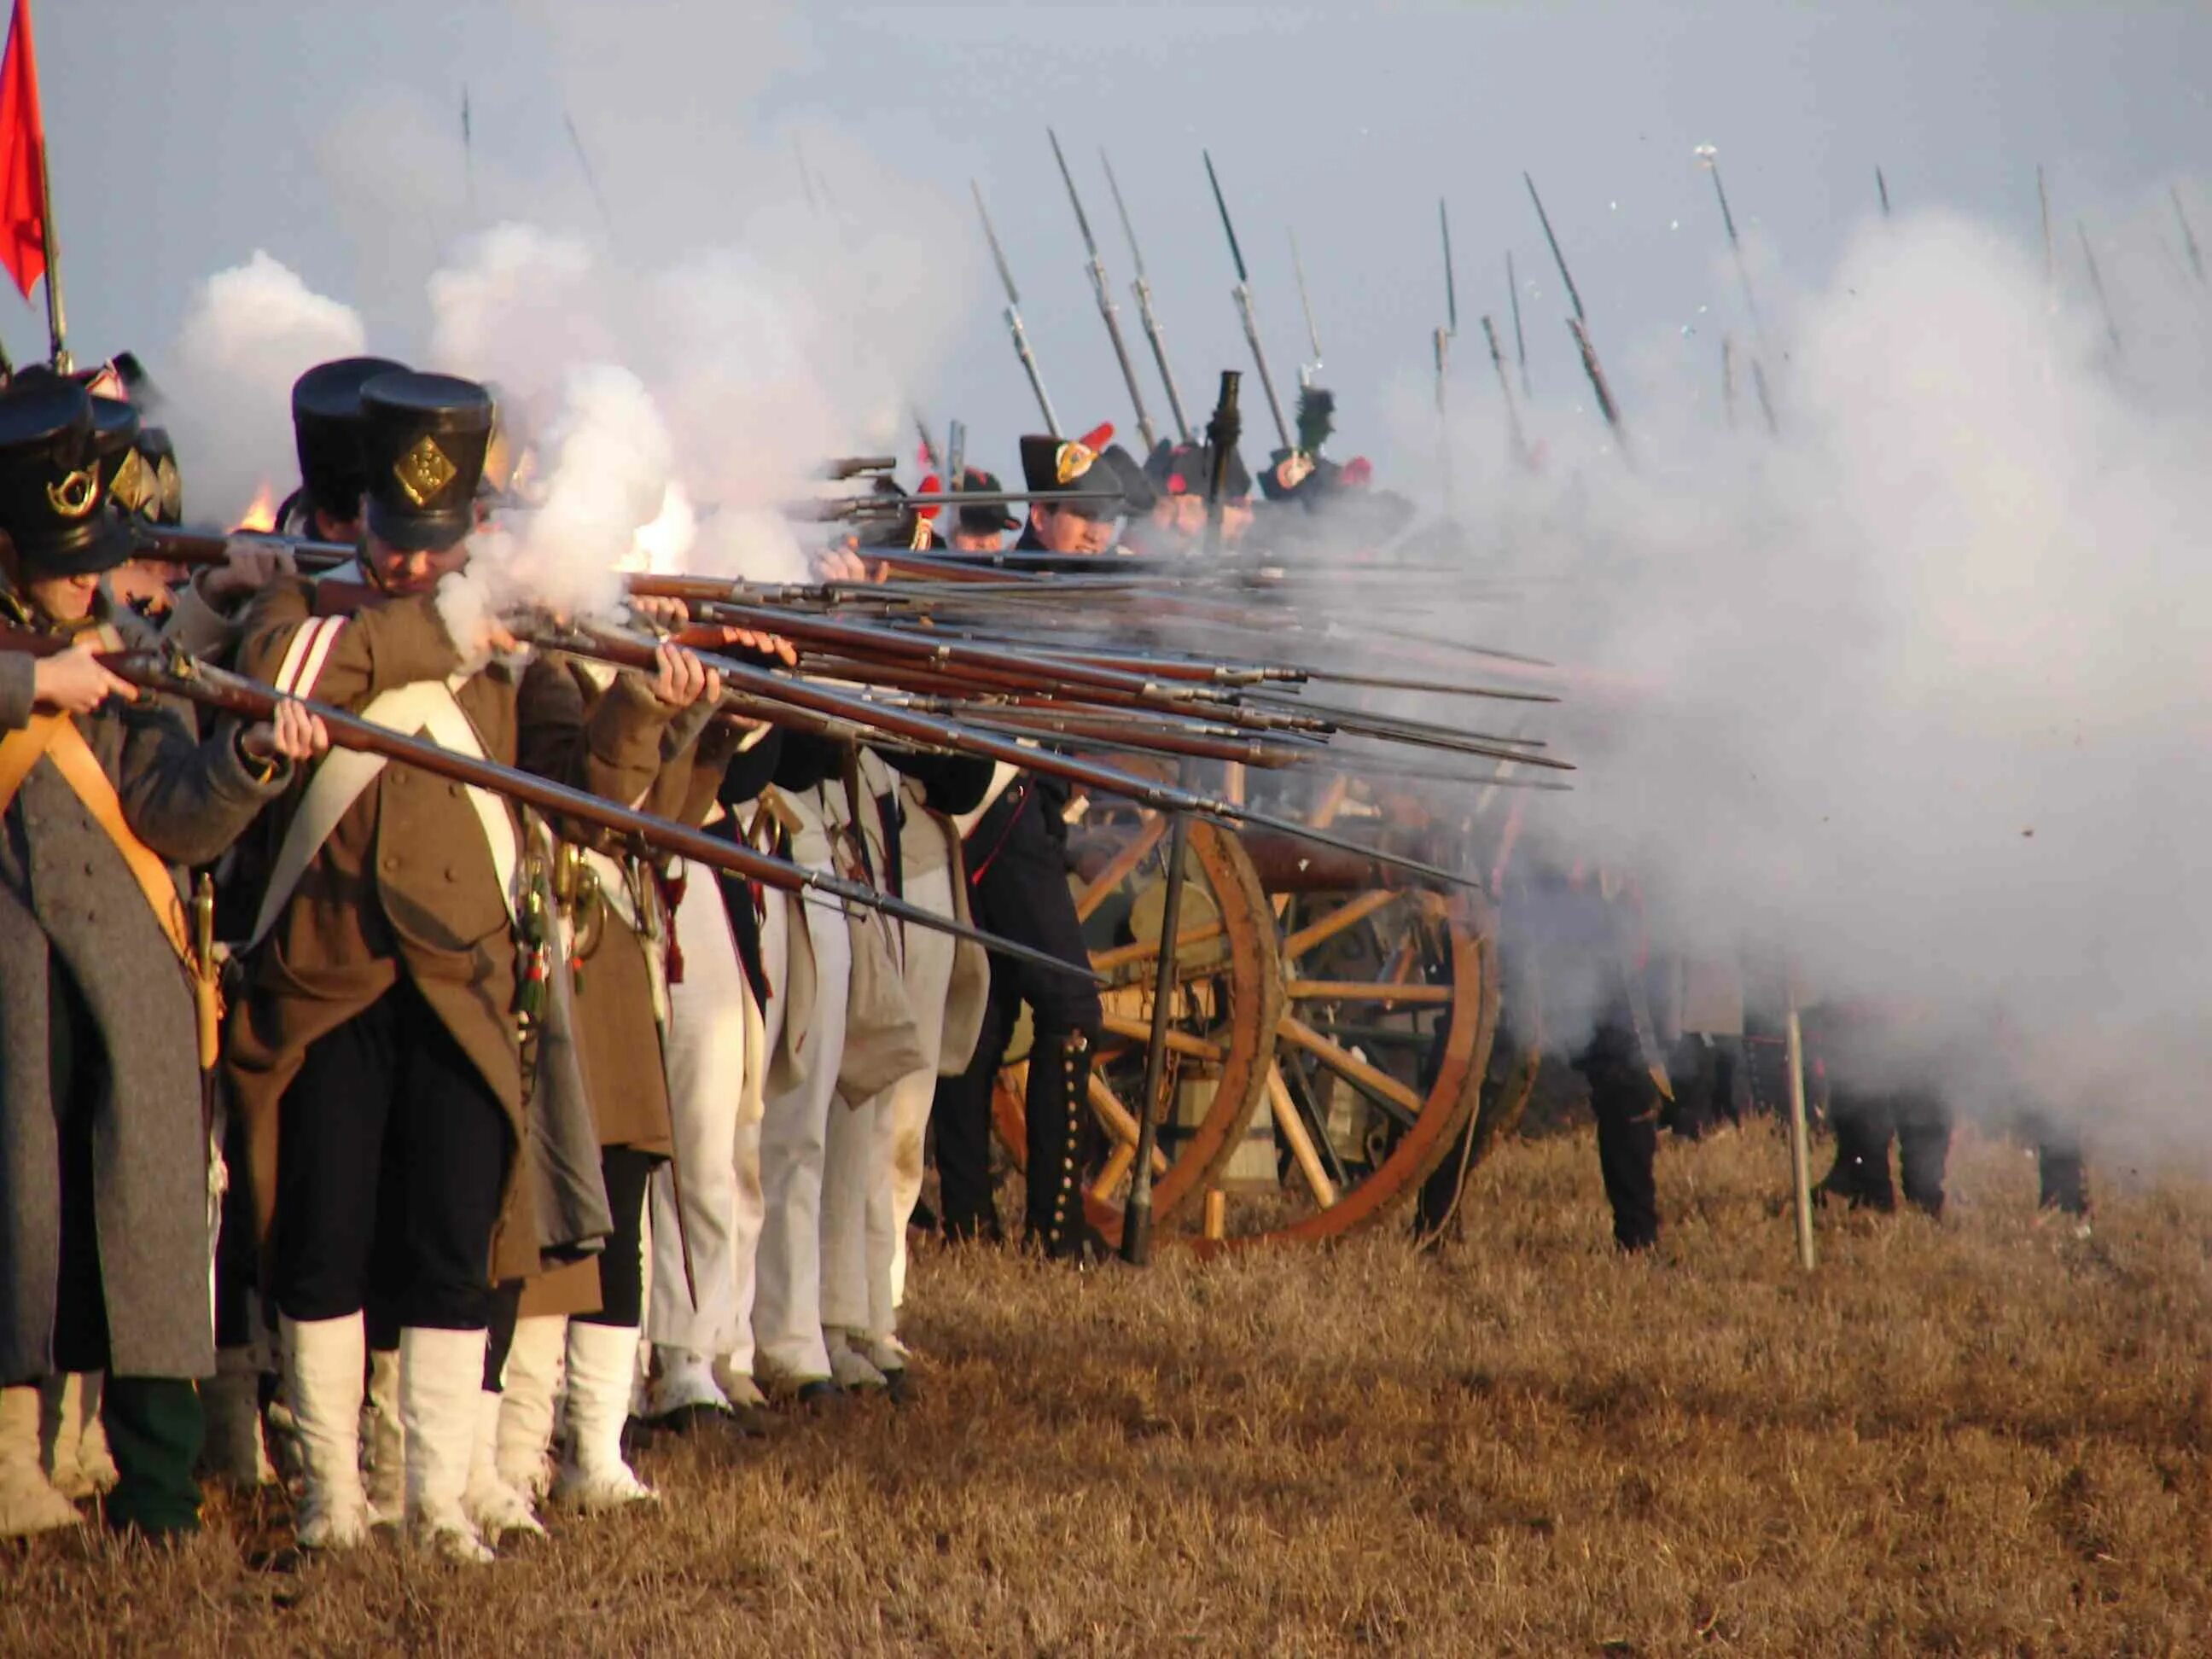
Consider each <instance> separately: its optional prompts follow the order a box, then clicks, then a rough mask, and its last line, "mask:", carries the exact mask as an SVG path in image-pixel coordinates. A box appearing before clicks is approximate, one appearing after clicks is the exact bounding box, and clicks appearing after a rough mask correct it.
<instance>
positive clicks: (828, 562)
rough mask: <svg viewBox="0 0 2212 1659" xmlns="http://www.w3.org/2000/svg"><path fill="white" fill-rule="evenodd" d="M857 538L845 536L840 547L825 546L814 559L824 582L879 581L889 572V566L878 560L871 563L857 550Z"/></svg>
mask: <svg viewBox="0 0 2212 1659" xmlns="http://www.w3.org/2000/svg"><path fill="white" fill-rule="evenodd" d="M859 548H860V542H859V540H858V539H857V538H854V537H851V536H848V537H846V538H845V544H844V545H843V546H842V547H832V548H826V549H824V550H823V552H822V554H821V555H820V556H818V557H817V559H816V560H815V561H814V568H815V570H816V572H817V574H819V575H820V576H821V578H822V580H823V581H825V582H880V581H883V580H885V579H887V578H888V577H889V576H890V574H891V568H890V566H889V565H888V564H885V563H884V562H882V561H880V560H878V562H876V563H874V564H872V565H871V564H870V563H869V562H867V561H866V559H864V558H862V557H861V556H860V552H859Z"/></svg>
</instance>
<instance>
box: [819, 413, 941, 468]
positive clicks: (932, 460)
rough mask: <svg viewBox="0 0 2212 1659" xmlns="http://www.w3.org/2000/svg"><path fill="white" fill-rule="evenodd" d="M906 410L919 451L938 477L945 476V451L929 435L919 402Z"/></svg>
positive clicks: (927, 424)
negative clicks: (912, 421) (917, 439)
mask: <svg viewBox="0 0 2212 1659" xmlns="http://www.w3.org/2000/svg"><path fill="white" fill-rule="evenodd" d="M908 413H909V414H911V415H912V416H914V435H915V437H917V438H919V439H921V453H923V454H924V455H926V456H927V457H928V458H929V465H930V469H931V471H934V472H935V473H936V474H937V476H938V477H940V478H942V477H945V476H946V475H945V453H944V452H943V451H942V450H940V449H939V448H938V447H937V440H936V439H934V438H933V437H931V436H930V435H929V422H927V421H926V420H924V419H922V417H921V404H909V405H908ZM896 465H897V464H896V462H894V463H892V466H887V467H884V468H883V469H882V470H883V471H886V472H888V471H891V470H892V467H893V466H896ZM830 476H831V477H836V474H834V473H833V474H831V475H830ZM848 476H849V475H848Z"/></svg>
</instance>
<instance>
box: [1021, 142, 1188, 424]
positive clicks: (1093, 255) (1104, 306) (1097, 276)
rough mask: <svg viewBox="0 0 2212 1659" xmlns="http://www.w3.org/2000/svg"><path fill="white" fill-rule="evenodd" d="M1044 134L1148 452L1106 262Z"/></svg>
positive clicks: (1141, 398)
mask: <svg viewBox="0 0 2212 1659" xmlns="http://www.w3.org/2000/svg"><path fill="white" fill-rule="evenodd" d="M1044 136H1045V137H1048V138H1049V139H1050V140H1052V159H1053V160H1054V161H1057V162H1059V163H1060V182H1061V183H1062V184H1064V185H1066V186H1067V204H1068V205H1069V206H1070V207H1072V208H1073V209H1074V210H1075V228H1077V229H1078V230H1079V231H1081V232H1082V233H1083V251H1084V252H1085V254H1086V255H1087V256H1088V257H1089V260H1090V263H1089V264H1086V265H1085V267H1084V269H1085V270H1086V271H1088V272H1089V273H1090V276H1091V293H1092V294H1093V295H1097V300H1098V315H1099V317H1100V319H1102V320H1103V322H1104V323H1105V325H1106V337H1107V339H1108V340H1109V342H1111V343H1112V344H1113V347H1114V361H1115V362H1117V363H1119V364H1120V365H1121V383H1122V384H1123V385H1124V386H1127V387H1128V388H1129V402H1130V403H1131V404H1133V406H1134V407H1135V409H1136V411H1137V435H1138V436H1139V437H1140V438H1142V439H1143V440H1144V441H1145V453H1146V454H1147V455H1149V454H1151V453H1152V447H1153V446H1154V445H1155V444H1157V443H1158V441H1159V440H1158V437H1157V436H1156V435H1154V434H1153V431H1152V416H1151V414H1150V413H1149V412H1148V411H1147V410H1146V408H1145V392H1144V388H1143V387H1142V386H1139V385H1138V384H1137V368H1136V365H1135V364H1133V363H1132V362H1130V361H1129V348H1128V347H1127V345H1126V344H1124V343H1122V339H1121V316H1120V313H1118V312H1117V311H1116V310H1115V306H1114V290H1113V289H1110V288H1109V287H1108V286H1107V283H1106V263H1105V261H1104V260H1103V259H1101V258H1099V257H1098V239H1097V237H1095V236H1093V235H1092V234H1091V216H1090V215H1088V214H1087V213H1085V212H1084V210H1083V197H1081V196H1080V195H1079V194H1078V193H1077V191H1076V188H1075V175H1074V174H1073V173H1070V172H1069V171H1068V170H1067V157H1066V155H1062V154H1061V153H1060V135H1059V134H1058V133H1056V132H1054V131H1053V130H1052V129H1051V128H1050V127H1047V128H1046V129H1045V130H1044Z"/></svg>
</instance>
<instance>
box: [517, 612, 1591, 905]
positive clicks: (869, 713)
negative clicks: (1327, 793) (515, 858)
mask: <svg viewBox="0 0 2212 1659" xmlns="http://www.w3.org/2000/svg"><path fill="white" fill-rule="evenodd" d="M526 633H527V634H528V635H529V636H530V637H531V638H532V640H533V641H535V642H536V643H538V644H540V645H542V646H544V647H547V648H549V649H551V650H556V651H565V652H568V653H572V654H574V655H578V656H586V657H592V656H595V657H598V658H599V659H601V660H603V661H607V662H611V663H614V664H616V665H619V666H622V667H625V668H639V669H644V668H647V667H650V666H651V665H653V662H654V660H655V659H654V654H653V653H654V645H653V641H650V640H647V639H641V638H638V637H636V636H635V635H629V634H627V633H625V632H624V631H623V630H621V629H606V628H596V627H595V628H591V629H584V630H580V631H578V630H562V629H551V628H546V629H526ZM519 637H520V636H519ZM698 656H699V660H700V661H701V662H702V664H704V665H706V666H708V667H709V668H712V669H714V670H715V671H717V672H719V673H720V675H721V676H722V678H723V680H724V682H725V683H726V684H730V685H733V686H735V687H736V688H737V689H738V690H741V691H746V692H751V693H755V694H757V695H758V696H760V697H762V698H764V699H766V700H768V701H769V702H788V703H791V704H793V705H794V706H796V707H798V708H803V709H806V710H809V711H811V712H813V713H817V714H832V715H836V716H837V717H839V718H841V719H844V720H851V721H853V722H854V724H856V725H861V726H872V727H873V728H875V729H876V730H878V731H882V732H890V734H892V735H893V736H894V737H901V738H918V739H920V740H921V741H922V742H924V743H933V744H942V745H944V746H945V747H947V748H951V749H957V750H962V751H963V752H965V753H968V754H971V755H980V756H982V757H985V758H987V759H990V760H1000V761H1005V762H1006V763H1009V764H1011V765H1013V766H1018V767H1020V768H1022V769H1024V770H1027V771H1034V772H1044V773H1048V774H1050V775H1054V776H1056V777H1060V778H1063V779H1066V781H1069V782H1072V783H1078V784H1081V785H1083V786H1084V787H1086V788H1090V789H1096V790H1097V791H1098V792H1099V793H1102V794H1109V795H1115V796H1119V797H1121V798H1122V799H1127V800H1133V801H1134V802H1136V803H1137V804H1138V805H1140V806H1149V807H1152V809H1154V810H1155V811H1163V812H1187V813H1190V814H1192V815H1194V816H1195V817H1204V818H1210V819H1212V820H1214V821H1216V822H1218V823H1229V824H1250V825H1252V826H1254V827H1255V828H1259V829H1276V830H1280V831H1281V832H1282V833H1284V834H1285V835H1291V836H1297V837H1299V838H1300V839H1301V840H1304V841H1310V842H1313V843H1314V844H1315V845H1316V846H1321V847H1334V848H1336V849H1338V850H1339V851H1340V852H1347V853H1354V854H1358V856H1360V857H1362V858H1365V859H1371V860H1374V861H1375V862H1376V863H1378V864H1385V865H1389V866H1391V867H1393V868H1395V869H1401V870H1405V871H1407V872H1410V873H1412V874H1414V875H1418V876H1420V877H1422V878H1425V879H1427V880H1431V881H1439V882H1443V883H1446V884H1449V885H1453V886H1458V887H1480V885H1481V882H1480V878H1477V877H1474V876H1468V875H1463V874H1461V873H1459V872H1455V871H1450V870H1446V869H1443V868H1442V867H1441V866H1437V865H1433V864H1427V863H1425V862H1423V861H1422V860H1419V859H1412V858H1407V857H1405V856H1404V855H1403V854H1397V853H1392V852H1389V851H1386V850H1384V849H1383V848H1375V847H1367V846H1363V845H1362V844H1360V843H1359V842H1354V841H1348V840H1346V839H1345V838H1344V837H1342V836H1331V835H1329V834H1328V833H1327V832H1325V831H1322V830H1319V829H1312V828H1310V827H1309V826H1308V825H1305V824H1303V823H1297V822H1296V821H1294V820H1291V819H1287V818H1278V817H1274V816H1273V815H1272V814H1269V813H1266V812H1258V811H1253V810H1252V809H1250V808H1249V807H1246V806H1242V805H1237V803H1236V802H1234V801H1225V800H1217V799H1212V797H1209V796H1206V795H1201V794H1198V793H1195V792H1194V791H1190V790H1186V789H1179V788H1175V787H1170V786H1168V785H1165V784H1162V783H1159V782H1158V781H1155V780H1153V779H1150V778H1144V777H1139V776H1136V775H1133V774H1131V773H1128V772H1124V771H1121V770H1120V769H1117V768H1115V767H1110V766H1100V765H1097V764H1095V763H1091V762H1088V761H1085V760H1080V759H1079V758H1077V757H1073V756H1067V755H1056V754H1054V753H1053V752H1052V751H1050V750H1042V749H1037V748H1033V747H1031V746H1030V745H1028V744H1023V743H1021V742H1019V741H1018V740H1016V739H1012V738H1002V737H999V736H996V735H994V734H993V733H991V732H979V731H977V730H975V728H974V727H973V726H961V725H957V724H955V723H953V722H951V721H948V720H939V719H936V718H933V717H932V716H930V715H927V714H915V713H914V712H912V711H911V710H908V709H903V708H894V707H891V706H889V705H887V704H884V703H882V702H873V701H872V700H870V699H869V698H867V697H866V696H854V695H852V694H850V693H846V692H840V691H834V690H829V688H827V687H824V686H820V685H816V684H811V683H809V682H807V681H804V680H795V679H791V678H786V677H785V676H783V675H781V674H776V673H772V672H770V671H768V670H766V669H763V668H757V667H755V666H754V665H752V664H750V663H747V662H741V661H738V660H737V659H733V658H728V657H723V656H719V655H716V654H714V653H711V652H704V651H702V652H700V653H698ZM1510 758H1512V759H1515V760H1520V761H1527V760H1529V759H1530V758H1531V757H1529V756H1528V755H1527V754H1526V753H1525V752H1523V751H1521V750H1515V751H1513V753H1512V754H1511V756H1510ZM1553 764H1555V765H1559V766H1565V764H1566V763H1565V762H1555V763H1553ZM707 839H708V840H712V839H714V838H713V837H712V836H708V837H707Z"/></svg>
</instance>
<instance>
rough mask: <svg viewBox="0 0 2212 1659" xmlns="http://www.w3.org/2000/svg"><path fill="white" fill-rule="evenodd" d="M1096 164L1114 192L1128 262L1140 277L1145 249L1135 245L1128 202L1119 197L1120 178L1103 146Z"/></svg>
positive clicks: (1141, 275) (1115, 206) (1135, 240)
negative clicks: (1104, 170)
mask: <svg viewBox="0 0 2212 1659" xmlns="http://www.w3.org/2000/svg"><path fill="white" fill-rule="evenodd" d="M1098 164H1099V165H1100V166H1101V167H1104V168H1105V169H1106V188H1107V189H1109V190H1110V191H1113V192H1114V210H1115V212H1116V213H1118V214H1120V215H1121V234H1122V235H1124V236H1126V237H1127V238H1128V239H1129V259H1130V263H1132V264H1134V265H1135V266H1136V267H1137V275H1138V276H1139V278H1140V279H1141V278H1142V277H1143V276H1144V274H1145V251H1144V249H1142V248H1141V247H1139V246H1137V228H1136V227H1135V226H1134V225H1133V224H1131V223H1130V222H1129V204H1127V203H1126V202H1124V201H1123V200H1122V199H1121V180H1119V179H1116V178H1115V176H1114V163H1113V162H1112V161H1109V160H1108V159H1107V155H1106V151H1105V148H1104V147H1103V145H1102V146H1101V147H1100V148H1099V151H1098Z"/></svg>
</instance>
